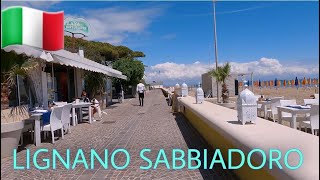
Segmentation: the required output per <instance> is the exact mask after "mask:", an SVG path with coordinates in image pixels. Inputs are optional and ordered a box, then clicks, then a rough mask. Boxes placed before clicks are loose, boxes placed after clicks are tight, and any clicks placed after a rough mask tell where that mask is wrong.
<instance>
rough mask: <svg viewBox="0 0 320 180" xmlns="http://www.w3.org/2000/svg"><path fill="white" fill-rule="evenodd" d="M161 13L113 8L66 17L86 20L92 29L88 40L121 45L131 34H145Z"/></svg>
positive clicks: (151, 10) (159, 11)
mask: <svg viewBox="0 0 320 180" xmlns="http://www.w3.org/2000/svg"><path fill="white" fill-rule="evenodd" d="M161 12H162V9H161V8H148V9H134V10H132V9H124V8H118V7H112V8H104V9H95V10H85V11H83V13H82V14H81V15H75V14H71V15H65V16H66V17H81V18H84V19H86V20H87V21H88V23H89V24H90V27H91V33H90V35H89V37H88V39H90V40H99V41H104V42H108V43H111V44H120V43H121V42H123V41H124V40H125V39H126V38H127V37H128V35H129V34H130V33H135V34H140V33H144V32H145V30H146V29H147V28H148V27H149V25H150V24H151V23H152V21H153V20H154V19H155V18H156V17H158V16H159V15H160V14H161Z"/></svg>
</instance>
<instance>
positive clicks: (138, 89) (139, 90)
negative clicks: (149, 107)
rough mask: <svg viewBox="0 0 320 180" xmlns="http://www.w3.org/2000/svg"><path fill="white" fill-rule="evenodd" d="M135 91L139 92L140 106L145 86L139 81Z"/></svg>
mask: <svg viewBox="0 0 320 180" xmlns="http://www.w3.org/2000/svg"><path fill="white" fill-rule="evenodd" d="M137 93H138V94H139V103H140V106H143V99H144V93H145V87H144V84H142V82H141V81H140V83H139V84H138V85H137Z"/></svg>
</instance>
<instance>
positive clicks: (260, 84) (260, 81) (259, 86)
mask: <svg viewBox="0 0 320 180" xmlns="http://www.w3.org/2000/svg"><path fill="white" fill-rule="evenodd" d="M259 87H261V81H260V79H259Z"/></svg>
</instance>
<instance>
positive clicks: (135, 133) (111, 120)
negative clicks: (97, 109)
mask: <svg viewBox="0 0 320 180" xmlns="http://www.w3.org/2000/svg"><path fill="white" fill-rule="evenodd" d="M138 104H139V101H138V99H136V98H133V99H126V100H125V101H124V102H123V103H122V104H114V105H112V106H110V107H109V108H108V109H106V110H105V111H106V112H107V113H108V114H107V115H105V116H104V118H103V120H102V121H96V122H94V123H93V124H88V123H82V124H79V125H77V126H76V127H72V133H71V134H66V135H65V138H64V139H63V140H62V139H58V140H56V142H55V144H51V143H50V142H51V139H50V137H49V138H48V140H47V142H44V143H42V145H41V146H40V147H36V146H34V145H28V146H27V147H24V148H22V150H21V151H19V152H18V154H17V165H19V166H25V167H26V152H27V151H26V149H30V154H31V156H30V157H31V158H30V162H31V163H30V169H25V170H14V169H13V158H12V157H9V158H5V159H2V160H1V179H79V180H80V179H179V180H180V179H236V177H235V176H234V174H233V173H232V172H231V171H227V170H223V169H222V168H221V167H219V166H216V165H215V166H214V168H213V169H212V170H204V169H203V168H202V169H201V168H200V169H196V170H188V169H187V167H188V166H187V158H185V160H186V168H183V169H181V170H172V163H171V162H172V157H171V154H172V149H181V150H183V151H185V152H186V155H187V149H188V148H189V149H190V148H193V149H198V150H200V151H202V150H203V149H208V151H209V152H212V151H213V150H212V149H210V148H209V146H208V145H207V144H206V142H205V141H204V140H203V139H202V138H201V136H200V135H199V134H198V133H197V132H196V130H194V129H193V128H192V127H191V125H190V124H189V123H188V122H187V120H186V119H185V118H184V117H183V116H182V115H180V114H173V113H171V107H169V106H168V105H167V103H166V101H165V98H164V97H163V95H162V93H161V91H160V90H154V91H150V92H148V93H147V95H146V98H145V106H144V107H140V106H139V105H138ZM39 148H47V149H48V150H49V152H48V153H39V154H38V158H37V162H38V164H39V166H45V162H44V161H43V158H50V157H52V155H51V150H52V149H56V150H57V151H58V152H59V153H60V154H61V155H62V157H63V158H64V159H65V157H66V156H65V154H66V150H67V149H70V156H71V158H70V164H71V165H70V167H71V166H72V164H73V160H74V159H75V154H76V152H77V150H78V149H82V150H83V151H84V154H85V157H86V160H87V162H88V165H89V168H90V149H94V150H95V151H96V152H97V153H98V154H99V155H100V157H102V159H103V160H104V155H103V154H104V150H105V149H108V152H109V159H108V169H105V168H104V167H103V166H101V165H100V163H98V161H97V160H95V163H94V164H95V166H94V168H93V169H90V170H88V169H86V168H85V167H84V165H83V164H78V165H77V166H76V167H75V169H70V170H67V169H66V168H65V167H64V166H63V164H62V163H60V162H59V160H57V163H56V166H57V167H56V169H52V162H50V163H51V165H50V168H49V169H48V170H38V169H36V168H35V167H34V164H33V161H32V159H33V158H32V157H33V156H32V155H33V153H34V152H35V151H36V150H37V149H39ZM119 148H124V149H126V150H127V151H128V152H129V153H130V164H129V166H128V167H127V168H126V169H124V170H115V169H114V168H113V167H112V166H111V162H110V159H111V158H110V154H111V153H112V152H113V150H115V149H119ZM144 148H150V149H151V152H150V153H145V156H146V157H148V158H149V159H150V160H152V163H153V165H154V163H155V161H156V158H157V155H158V151H159V150H160V149H164V150H165V152H166V155H167V156H166V157H167V158H168V161H169V162H170V164H169V165H170V168H171V169H170V170H168V169H167V168H166V165H165V164H164V163H160V164H159V166H158V167H157V169H152V168H151V169H150V170H141V169H140V166H147V165H148V163H147V162H146V161H144V160H143V159H142V158H141V157H140V154H139V153H140V151H141V150H142V149H144ZM179 156H180V155H179ZM208 157H211V158H212V153H211V155H210V153H209V155H208ZM211 158H210V159H211ZM50 159H51V158H50ZM80 159H81V158H80ZM115 163H116V164H117V165H118V166H121V165H124V164H125V156H124V154H123V153H118V154H117V155H116V156H115ZM208 164H209V163H208ZM177 165H181V163H180V164H179V163H177ZM193 165H195V162H193ZM208 166H209V165H208Z"/></svg>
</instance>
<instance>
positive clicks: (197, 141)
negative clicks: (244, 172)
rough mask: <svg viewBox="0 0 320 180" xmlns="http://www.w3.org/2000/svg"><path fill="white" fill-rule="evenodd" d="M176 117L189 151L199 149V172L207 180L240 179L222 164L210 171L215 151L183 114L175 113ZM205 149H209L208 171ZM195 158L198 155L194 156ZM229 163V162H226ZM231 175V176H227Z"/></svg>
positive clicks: (216, 165)
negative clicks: (205, 164) (205, 161)
mask: <svg viewBox="0 0 320 180" xmlns="http://www.w3.org/2000/svg"><path fill="white" fill-rule="evenodd" d="M173 115H174V116H175V120H176V123H177V125H178V127H179V129H180V131H181V133H182V135H183V138H184V140H185V142H186V143H187V146H188V148H189V149H197V150H198V151H199V152H201V156H200V160H201V167H200V168H199V171H200V173H201V175H202V177H203V179H205V180H209V179H239V178H237V177H236V175H235V174H234V173H233V172H232V171H231V170H225V169H223V168H222V166H221V165H220V164H215V165H214V167H213V169H209V167H210V163H211V160H212V157H213V154H214V151H215V150H214V149H213V148H212V147H211V146H210V145H209V144H208V143H207V142H206V141H205V140H204V139H203V138H202V136H201V135H200V134H199V132H198V131H197V130H196V129H195V128H193V126H192V125H191V124H190V122H189V121H188V120H186V118H185V117H184V116H183V114H181V113H173ZM204 149H207V152H208V156H207V169H205V168H204V166H203V164H204V160H203V159H204V157H203V154H204V153H203V152H204ZM192 155H193V157H195V156H196V154H192ZM225 163H227V162H225ZM226 173H227V174H229V175H226Z"/></svg>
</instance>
